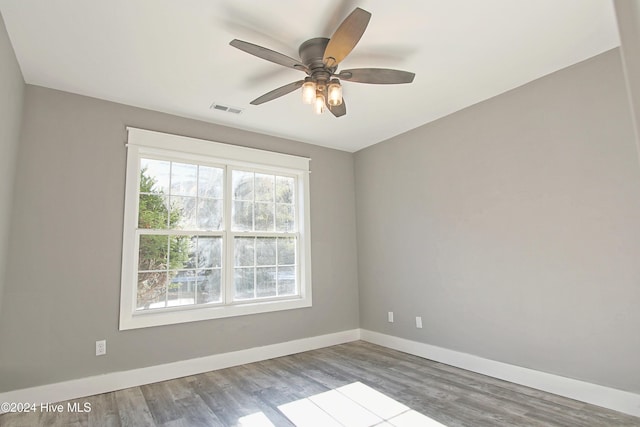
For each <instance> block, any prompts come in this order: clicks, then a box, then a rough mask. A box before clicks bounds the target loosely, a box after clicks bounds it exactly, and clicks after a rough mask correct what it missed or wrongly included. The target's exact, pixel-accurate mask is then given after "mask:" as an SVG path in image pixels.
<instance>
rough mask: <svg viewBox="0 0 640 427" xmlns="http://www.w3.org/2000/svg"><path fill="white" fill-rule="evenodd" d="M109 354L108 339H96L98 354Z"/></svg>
mask: <svg viewBox="0 0 640 427" xmlns="http://www.w3.org/2000/svg"><path fill="white" fill-rule="evenodd" d="M105 354H107V340H100V341H96V356H104V355H105Z"/></svg>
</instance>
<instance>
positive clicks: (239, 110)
mask: <svg viewBox="0 0 640 427" xmlns="http://www.w3.org/2000/svg"><path fill="white" fill-rule="evenodd" d="M209 108H211V109H212V110H218V111H226V112H227V113H233V114H240V113H242V108H236V107H229V106H228V105H222V104H216V103H215V102H214V103H213V104H211V107H209Z"/></svg>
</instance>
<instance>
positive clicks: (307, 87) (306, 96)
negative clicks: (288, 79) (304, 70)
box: [302, 77, 316, 104]
mask: <svg viewBox="0 0 640 427" xmlns="http://www.w3.org/2000/svg"><path fill="white" fill-rule="evenodd" d="M315 99H316V83H315V82H314V81H313V80H312V79H311V77H306V78H305V79H304V83H303V84H302V102H304V103H305V104H313V101H314V100H315Z"/></svg>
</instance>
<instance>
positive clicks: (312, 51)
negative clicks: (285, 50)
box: [298, 37, 337, 85]
mask: <svg viewBox="0 0 640 427" xmlns="http://www.w3.org/2000/svg"><path fill="white" fill-rule="evenodd" d="M328 43H329V39H328V38H326V37H316V38H314V39H310V40H307V41H306V42H304V43H302V44H301V45H300V49H299V50H298V53H299V54H300V59H302V62H303V63H304V65H306V66H307V68H309V70H310V72H311V77H312V78H313V80H315V81H316V82H317V83H319V84H324V85H326V84H327V83H328V82H329V80H330V79H331V75H332V74H333V73H334V72H335V71H336V68H337V67H327V66H326V65H324V62H323V58H324V51H325V49H326V47H327V44H328Z"/></svg>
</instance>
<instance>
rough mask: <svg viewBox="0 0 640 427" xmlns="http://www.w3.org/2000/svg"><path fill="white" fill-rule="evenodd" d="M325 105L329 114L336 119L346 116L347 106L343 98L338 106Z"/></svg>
mask: <svg viewBox="0 0 640 427" xmlns="http://www.w3.org/2000/svg"><path fill="white" fill-rule="evenodd" d="M326 105H327V108H328V109H329V111H331V114H333V115H334V116H336V117H342V116H344V115H345V114H347V105H346V104H345V102H344V98H343V99H342V104H340V105H335V106H331V105H329V103H328V102H327V103H326Z"/></svg>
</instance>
